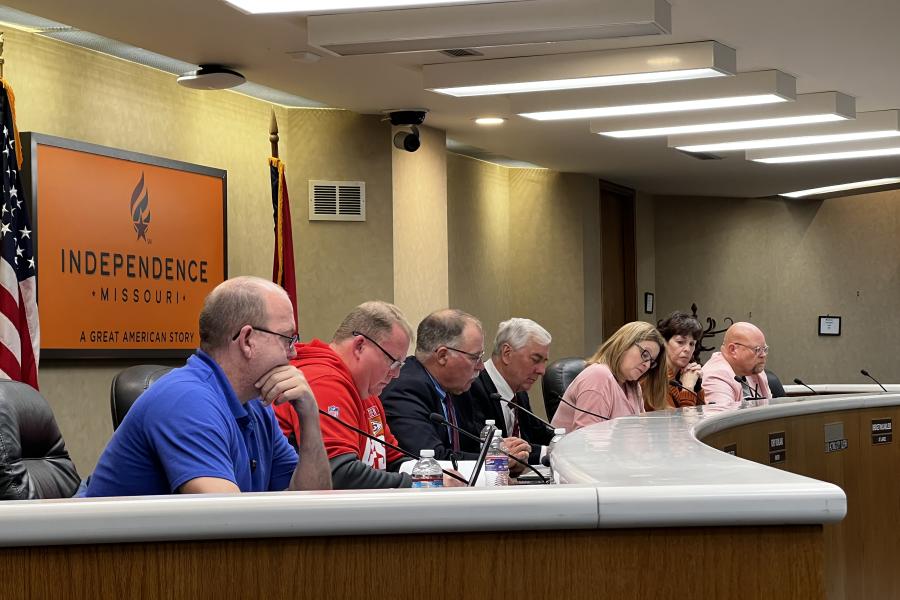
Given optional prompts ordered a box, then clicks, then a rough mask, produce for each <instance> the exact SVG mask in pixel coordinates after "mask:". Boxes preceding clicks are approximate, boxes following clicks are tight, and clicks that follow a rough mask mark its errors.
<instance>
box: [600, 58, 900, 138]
mask: <svg viewBox="0 0 900 600" xmlns="http://www.w3.org/2000/svg"><path fill="white" fill-rule="evenodd" d="M738 77H740V75H739V76H738ZM703 83H713V82H712V81H709V82H703ZM796 98H797V99H796V100H795V101H794V102H780V103H778V104H769V105H766V106H750V107H745V108H734V109H729V110H727V111H723V112H720V113H709V114H707V113H697V112H688V113H671V114H667V115H656V116H644V117H629V118H618V119H598V120H595V121H591V124H590V127H591V132H593V133H599V134H600V135H606V136H610V137H616V138H636V137H650V136H658V135H668V136H682V137H683V138H685V139H683V140H679V142H678V143H677V144H676V143H675V142H674V140H673V139H672V137H670V138H669V146H675V145H678V146H692V145H696V144H700V143H707V141H708V142H709V143H715V142H731V141H735V139H760V138H763V137H786V136H785V135H783V134H782V135H780V136H772V135H771V134H770V135H763V134H762V133H755V134H744V136H743V137H737V136H734V137H728V136H726V135H725V134H722V133H720V134H718V135H710V133H711V132H726V131H739V130H754V129H764V128H771V127H789V126H796V125H809V124H816V123H828V122H831V121H846V120H847V119H854V118H856V116H857V113H856V101H855V99H854V98H853V97H852V96H848V95H846V94H841V93H840V92H818V93H815V94H800V95H798V96H796ZM877 112H879V113H882V114H879V115H877V116H876V115H874V114H873V117H866V123H867V125H866V126H865V127H859V128H858V129H851V128H850V127H856V125H852V126H851V125H850V123H852V121H846V122H847V124H848V129H847V130H840V129H834V130H832V131H824V130H823V131H821V132H818V131H817V132H816V133H848V132H850V131H864V130H865V129H866V128H868V130H870V131H871V130H876V129H891V128H897V127H895V125H897V126H898V127H900V116H898V115H897V114H896V113H894V114H893V119H894V120H893V123H894V125H892V124H891V121H890V117H891V116H892V115H890V114H887V115H886V114H884V111H877ZM821 127H823V128H824V127H825V126H824V125H823V126H821ZM831 127H837V125H831ZM700 133H704V134H707V137H706V138H702V137H699V136H696V135H695V136H694V137H687V136H689V135H690V134H700Z"/></svg>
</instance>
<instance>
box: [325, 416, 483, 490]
mask: <svg viewBox="0 0 900 600" xmlns="http://www.w3.org/2000/svg"><path fill="white" fill-rule="evenodd" d="M319 414H320V415H325V416H326V417H328V418H329V419H333V420H335V421H337V422H338V423H340V424H341V425H343V426H344V427H346V428H347V429H349V430H351V431H355V432H356V433H358V434H360V435H361V436H363V437H367V438H369V439H370V440H372V441H374V442H377V443H379V444H381V445H383V446H387V447H388V448H391V449H393V450H396V451H397V452H399V453H400V454H402V455H403V456H408V457H409V458H411V459H413V460H419V457H418V456H416V455H415V454H413V453H412V452H410V451H408V450H404V449H403V448H401V447H400V446H395V445H394V444H392V443H390V442H387V441H385V440H383V439H381V438H377V437H375V436H374V435H371V434H368V433H366V432H365V431H363V430H362V429H359V428H357V427H354V426H353V425H351V424H350V423H347V422H346V421H343V420H341V419H338V418H337V417H336V416H334V415H332V414H329V413H327V412H325V411H324V410H322V409H321V408H320V409H319ZM441 471H443V472H444V474H445V475H449V476H450V477H452V478H453V479H455V480H457V481H461V482H462V483H464V484H466V485H469V481H468V480H467V479H465V478H464V477H460V476H459V475H457V474H455V473H453V472H452V471H447V470H445V469H441Z"/></svg>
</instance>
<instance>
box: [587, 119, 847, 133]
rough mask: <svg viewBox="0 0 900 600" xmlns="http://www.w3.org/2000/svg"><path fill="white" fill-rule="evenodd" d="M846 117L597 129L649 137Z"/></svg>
mask: <svg viewBox="0 0 900 600" xmlns="http://www.w3.org/2000/svg"><path fill="white" fill-rule="evenodd" d="M843 119H846V117H842V116H840V115H834V114H824V115H807V116H805V117H781V118H773V119H755V120H752V121H723V122H721V123H702V124H701V123H698V124H696V125H680V126H679V125H675V126H671V127H649V128H647V129H623V130H620V131H597V132H595V133H599V134H600V135H608V136H610V137H615V138H636V137H651V136H656V135H678V134H683V133H704V132H709V131H730V130H733V129H734V130H738V129H755V128H759V127H786V126H789V125H806V124H809V123H828V122H830V121H840V120H843Z"/></svg>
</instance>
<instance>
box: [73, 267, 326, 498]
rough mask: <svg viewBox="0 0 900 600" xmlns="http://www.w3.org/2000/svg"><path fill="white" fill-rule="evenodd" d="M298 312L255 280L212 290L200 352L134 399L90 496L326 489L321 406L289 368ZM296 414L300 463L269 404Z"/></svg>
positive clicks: (101, 463) (97, 471)
mask: <svg viewBox="0 0 900 600" xmlns="http://www.w3.org/2000/svg"><path fill="white" fill-rule="evenodd" d="M296 341H297V335H296V326H295V323H294V311H293V307H292V305H291V301H290V299H289V298H288V296H287V294H286V293H285V292H284V290H283V289H281V288H280V287H279V286H277V285H275V284H273V283H271V282H269V281H266V280H264V279H259V278H256V277H236V278H234V279H229V280H228V281H225V282H224V283H221V284H220V285H218V286H217V287H216V288H215V289H214V290H213V291H212V292H211V293H210V294H209V296H207V298H206V301H205V302H204V305H203V309H202V311H201V312H200V349H199V350H197V352H196V353H195V354H194V355H193V356H191V357H190V358H189V359H188V361H187V364H186V365H185V366H184V367H181V368H179V369H174V370H172V371H171V372H169V373H168V374H166V375H165V376H164V377H162V378H161V379H160V380H159V381H157V382H156V383H154V384H153V386H152V387H151V388H150V389H148V390H147V391H146V392H145V393H144V394H143V395H141V397H140V398H139V399H138V400H137V402H135V404H134V406H133V407H132V408H131V410H130V411H129V412H128V415H127V416H126V417H125V420H124V421H122V424H121V425H120V426H119V428H118V429H117V430H116V432H115V434H114V435H113V437H112V439H111V440H110V442H109V444H108V445H107V446H106V449H105V450H104V451H103V454H102V455H101V456H100V460H99V462H98V463H97V468H96V469H95V470H94V473H93V474H92V475H91V478H90V483H89V484H88V487H87V490H86V494H85V495H87V496H141V495H156V494H173V493H229V492H262V491H276V490H284V489H290V490H309V489H331V470H330V468H329V464H328V458H327V455H326V453H325V447H324V445H323V444H322V434H321V432H320V430H319V418H318V417H319V415H318V405H317V404H316V400H315V397H314V396H313V393H312V391H311V390H310V389H309V386H308V385H307V383H306V379H304V377H303V374H302V373H301V372H300V371H299V370H298V369H296V368H295V367H293V366H291V365H290V364H289V362H288V361H289V360H290V359H292V358H294V356H295V355H296V351H295V350H294V343H295V342H296ZM282 402H289V403H290V404H291V406H292V407H293V408H294V410H296V411H297V414H298V415H299V417H300V423H301V436H300V445H299V454H300V459H299V460H298V456H297V452H295V451H294V449H293V448H291V446H290V444H289V443H288V441H287V438H285V437H284V435H283V434H282V433H281V430H280V429H279V427H278V424H277V422H276V420H275V415H274V413H273V411H272V410H271V408H269V405H270V404H272V403H275V404H280V403H282Z"/></svg>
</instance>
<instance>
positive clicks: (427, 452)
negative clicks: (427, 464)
mask: <svg viewBox="0 0 900 600" xmlns="http://www.w3.org/2000/svg"><path fill="white" fill-rule="evenodd" d="M419 456H420V457H421V458H434V450H433V449H431V448H423V449H421V450H419Z"/></svg>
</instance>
